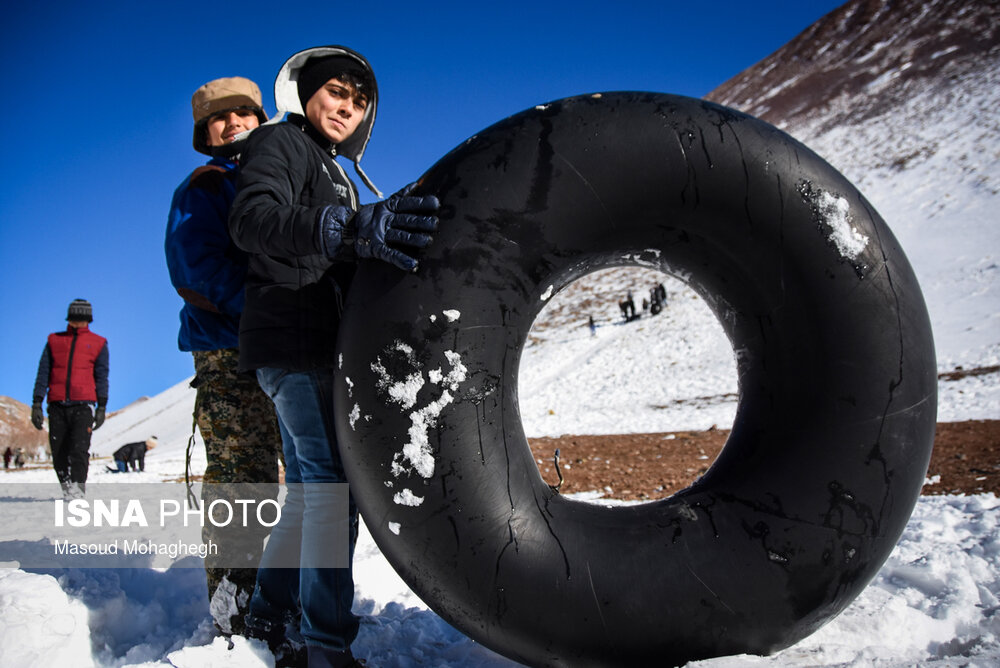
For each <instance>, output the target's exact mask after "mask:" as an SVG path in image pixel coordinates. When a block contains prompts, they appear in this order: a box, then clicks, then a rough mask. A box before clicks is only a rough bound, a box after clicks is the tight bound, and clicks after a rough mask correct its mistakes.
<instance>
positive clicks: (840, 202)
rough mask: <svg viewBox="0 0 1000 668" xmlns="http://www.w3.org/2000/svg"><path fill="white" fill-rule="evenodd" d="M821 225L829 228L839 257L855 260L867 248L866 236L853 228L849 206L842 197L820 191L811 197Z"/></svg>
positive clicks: (830, 236) (831, 239)
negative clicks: (821, 222)
mask: <svg viewBox="0 0 1000 668" xmlns="http://www.w3.org/2000/svg"><path fill="white" fill-rule="evenodd" d="M813 204H814V205H815V206H816V208H817V210H818V211H819V214H820V216H821V219H822V221H823V223H824V224H825V225H826V226H827V227H828V228H830V235H829V238H830V241H832V242H833V243H834V245H835V246H836V247H837V250H838V251H839V252H840V255H841V257H844V258H847V259H848V260H857V259H858V256H859V255H861V253H862V252H864V250H865V248H866V247H867V246H868V236H867V235H864V234H861V232H859V231H858V228H856V227H854V224H853V223H854V220H853V219H852V218H851V206H850V204H849V203H848V202H847V200H846V199H845V198H843V197H838V196H837V195H834V194H833V193H829V192H826V191H824V190H821V191H820V192H818V193H817V194H816V195H815V196H814V197H813Z"/></svg>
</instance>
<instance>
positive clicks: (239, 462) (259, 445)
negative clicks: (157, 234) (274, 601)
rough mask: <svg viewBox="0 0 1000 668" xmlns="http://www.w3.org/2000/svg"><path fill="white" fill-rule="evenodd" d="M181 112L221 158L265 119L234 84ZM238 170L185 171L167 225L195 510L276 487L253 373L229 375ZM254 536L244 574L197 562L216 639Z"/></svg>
mask: <svg viewBox="0 0 1000 668" xmlns="http://www.w3.org/2000/svg"><path fill="white" fill-rule="evenodd" d="M191 107H192V111H193V114H194V140H193V143H194V149H195V150H196V151H198V152H199V153H203V154H205V155H210V156H213V155H215V154H216V153H219V152H223V153H226V152H227V151H226V148H227V147H228V148H232V147H233V146H234V142H235V140H236V139H237V137H238V136H240V134H241V133H244V132H248V131H250V130H252V129H253V128H256V127H257V126H258V125H260V123H261V122H263V121H266V120H267V116H266V114H265V113H264V109H263V105H262V101H261V94H260V89H259V88H258V87H257V84H255V83H254V82H252V81H250V80H249V79H245V78H243V77H227V78H223V79H215V80H213V81H210V82H208V83H206V84H205V85H203V86H201V87H200V88H199V89H198V90H197V91H195V93H194V96H193V97H192V99H191ZM235 146H238V144H235ZM228 153H230V154H231V153H232V151H231V150H230V151H228ZM238 171H239V162H238V156H235V155H229V156H226V155H215V157H212V159H211V160H209V161H208V163H207V164H205V165H203V166H201V167H198V168H197V169H195V170H194V171H193V172H192V173H191V174H190V175H189V176H188V177H187V178H186V179H184V181H183V183H181V184H180V186H179V187H178V188H177V190H176V191H175V192H174V197H173V201H172V202H171V206H170V216H169V220H168V222H167V234H166V243H165V249H166V255H167V268H168V269H169V272H170V281H171V283H173V286H174V288H175V289H176V290H177V294H179V295H180V296H181V298H182V299H183V300H184V305H183V307H182V308H181V313H180V321H181V322H180V334H179V335H178V338H177V343H178V347H179V348H180V349H181V350H184V351H189V352H191V353H192V355H193V356H194V368H195V379H194V380H193V381H192V383H191V384H192V386H194V387H196V388H197V395H196V399H195V418H196V421H197V424H198V430H199V431H200V432H201V436H202V439H203V440H204V442H205V453H206V458H207V466H206V468H205V474H204V478H203V481H204V483H205V484H204V486H203V490H202V497H203V499H204V501H205V503H209V502H210V501H211V500H213V499H214V498H217V495H219V494H223V493H224V492H223V490H233V488H232V487H227V485H229V484H230V483H277V482H278V453H279V452H280V449H281V436H280V434H279V432H278V424H277V418H276V416H275V412H274V405H273V404H272V403H271V400H270V398H269V397H268V396H267V395H266V394H264V393H263V391H261V389H260V386H259V385H258V384H257V379H256V378H255V377H254V375H253V374H245V373H239V371H238V368H237V367H238V364H239V352H238V344H239V324H240V314H241V312H242V311H243V304H244V296H243V295H244V287H243V286H244V282H245V280H246V275H247V254H246V253H244V252H243V251H241V250H240V249H239V248H237V247H236V246H235V245H234V244H233V242H232V241H231V240H230V238H229V230H228V225H227V220H228V217H229V208H230V205H231V204H232V202H233V198H234V197H235V195H236V177H237V174H238ZM227 530H228V531H233V529H229V528H228V527H215V526H213V525H212V524H211V523H206V528H205V530H204V531H203V539H204V540H205V542H206V544H207V543H209V541H212V542H214V543H216V544H218V545H224V544H226V543H227V537H226V532H227ZM264 537H265V536H264V535H261V536H260V545H259V547H257V548H256V549H255V551H254V553H253V554H247V555H246V562H247V563H248V564H252V566H251V567H248V568H224V567H222V566H221V565H217V564H214V563H213V561H214V559H213V558H209V559H206V563H205V566H206V569H205V570H206V575H207V581H208V592H209V601H210V609H211V611H212V616H213V619H214V621H215V625H216V627H217V628H218V630H219V631H220V632H221V633H222V634H224V635H227V636H228V635H233V634H241V633H242V632H243V618H244V615H245V614H246V612H247V605H248V603H249V598H250V595H251V594H252V592H253V587H254V583H255V582H256V579H257V569H256V565H257V563H258V562H259V560H260V554H261V552H262V551H263V540H264ZM249 542H250V543H251V544H252V543H253V541H249ZM237 543H238V544H239V545H240V546H244V545H246V544H247V540H246V536H236V535H231V536H229V538H228V544H229V545H236V544H237ZM241 549H242V547H241ZM226 562H227V563H231V558H227V559H226Z"/></svg>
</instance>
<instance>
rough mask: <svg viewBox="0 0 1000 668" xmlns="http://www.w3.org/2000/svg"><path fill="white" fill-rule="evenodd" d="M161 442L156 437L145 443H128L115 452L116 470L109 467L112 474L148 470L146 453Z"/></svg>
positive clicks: (148, 439) (151, 437)
mask: <svg viewBox="0 0 1000 668" xmlns="http://www.w3.org/2000/svg"><path fill="white" fill-rule="evenodd" d="M157 443H159V441H157V440H156V437H155V436H150V437H149V438H147V439H146V440H145V441H135V442H133V443H126V444H125V445H123V446H122V447H120V448H118V449H117V450H115V454H114V458H115V468H110V467H108V470H109V471H111V472H112V473H125V472H126V471H128V470H129V469H132V470H133V471H145V470H146V451H147V450H152V449H153V448H155V447H156V445H157Z"/></svg>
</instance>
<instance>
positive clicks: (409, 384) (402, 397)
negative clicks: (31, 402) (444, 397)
mask: <svg viewBox="0 0 1000 668" xmlns="http://www.w3.org/2000/svg"><path fill="white" fill-rule="evenodd" d="M390 350H392V351H398V352H401V353H403V354H404V355H406V357H407V359H408V360H409V361H410V363H411V364H412V365H413V366H416V365H417V362H416V358H415V357H414V355H413V348H411V347H410V346H408V345H406V344H405V343H403V342H402V341H398V340H397V341H396V342H395V343H393V345H392V346H391V348H390ZM371 370H372V371H374V372H375V374H376V375H377V376H378V379H377V380H376V381H375V382H376V384H377V386H378V389H379V390H382V391H384V392H386V393H387V394H388V395H389V398H390V399H391V400H392V401H394V402H396V403H397V404H399V405H400V406H402V407H403V408H412V407H413V406H414V404H416V403H417V393H418V392H420V388H422V387H423V386H424V378H423V375H422V374H421V373H420V370H419V369H417V371H414V372H413V373H411V374H409V375H408V376H406V377H405V378H403V379H402V380H394V379H393V378H391V377H390V376H389V372H388V371H387V370H386V368H385V365H384V364H383V363H382V359H381V358H380V357H378V358H375V361H374V362H372V364H371Z"/></svg>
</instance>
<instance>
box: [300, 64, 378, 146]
mask: <svg viewBox="0 0 1000 668" xmlns="http://www.w3.org/2000/svg"><path fill="white" fill-rule="evenodd" d="M367 108H368V98H367V97H365V96H364V95H358V94H357V91H356V90H355V88H354V86H352V85H351V84H349V83H345V82H343V81H341V80H340V79H330V80H329V81H327V82H326V83H325V84H323V85H322V86H320V88H319V90H317V91H316V92H315V93H313V96H312V97H311V98H309V101H308V102H307V103H306V118H307V119H309V122H310V123H312V125H313V127H314V128H316V129H317V130H319V131H320V133H321V134H322V135H323V136H324V137H326V138H327V139H329V140H330V141H332V142H333V143H334V144H339V143H340V142H342V141H344V140H345V139H347V138H348V137H350V136H351V135H352V134H354V131H355V130H357V129H358V125H360V124H361V119H363V118H364V117H365V109H367Z"/></svg>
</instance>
